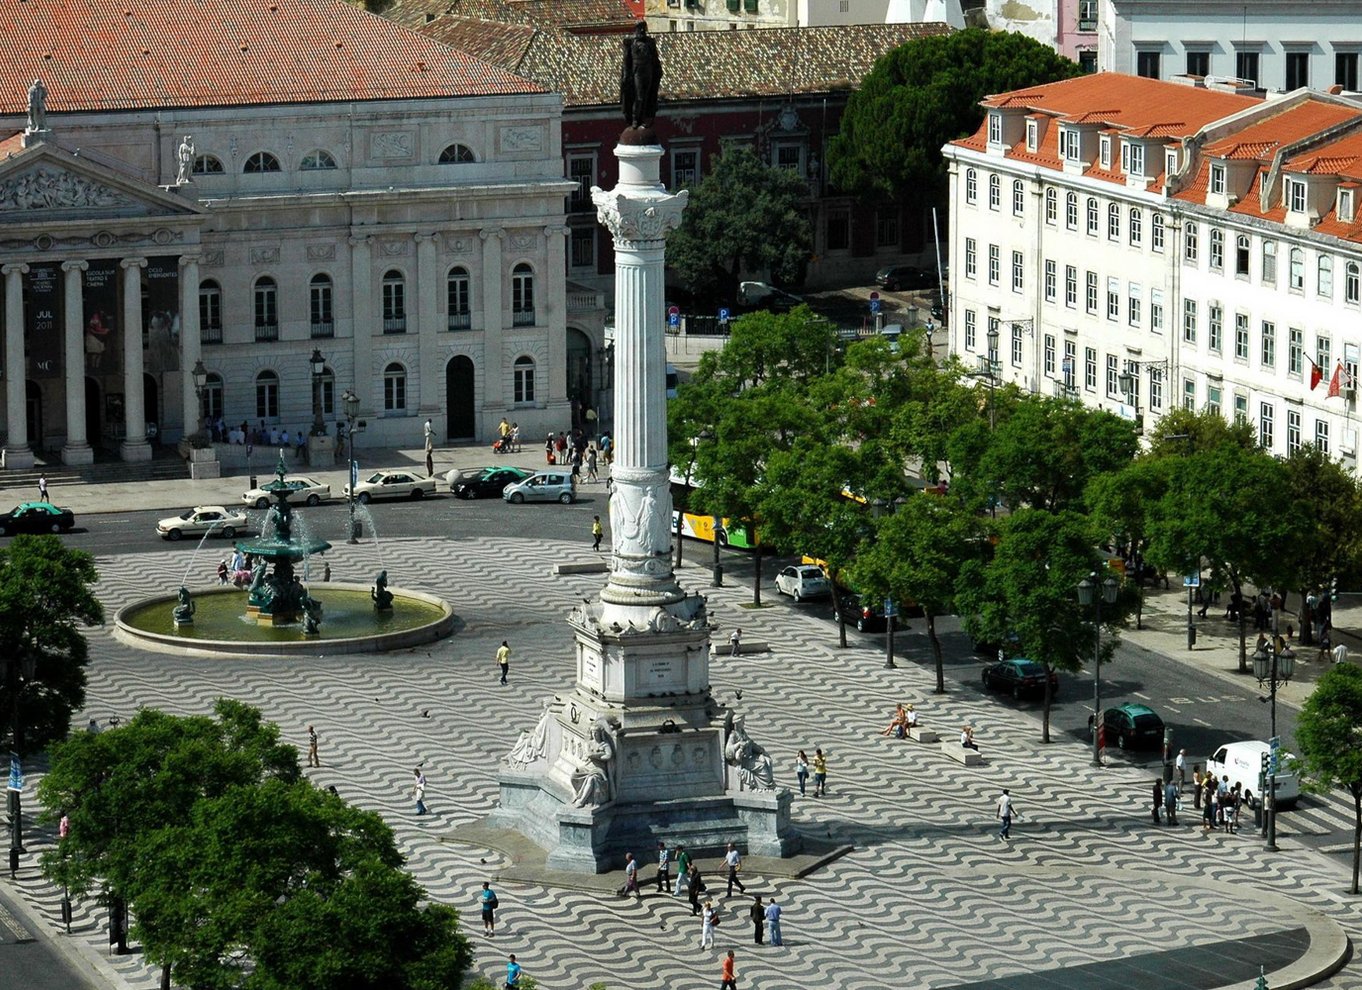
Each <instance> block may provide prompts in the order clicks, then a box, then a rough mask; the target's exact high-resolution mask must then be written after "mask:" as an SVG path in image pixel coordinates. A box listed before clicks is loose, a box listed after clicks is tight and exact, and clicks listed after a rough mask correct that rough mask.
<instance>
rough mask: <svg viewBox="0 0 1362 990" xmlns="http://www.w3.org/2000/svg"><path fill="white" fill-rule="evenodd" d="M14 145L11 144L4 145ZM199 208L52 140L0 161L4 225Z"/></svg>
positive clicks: (174, 213)
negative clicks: (68, 149)
mask: <svg viewBox="0 0 1362 990" xmlns="http://www.w3.org/2000/svg"><path fill="white" fill-rule="evenodd" d="M11 143H12V142H9V141H6V142H4V144H5V145H11ZM202 213H204V210H203V209H202V208H200V207H199V206H198V204H196V203H193V202H190V201H188V200H185V199H184V198H182V197H180V196H178V195H176V194H175V193H173V192H168V191H167V190H165V189H162V188H161V187H159V186H154V185H151V184H150V183H147V182H144V181H142V180H140V179H137V178H134V177H132V176H130V175H128V174H126V173H124V172H120V171H119V170H118V169H117V167H116V163H110V164H105V163H104V162H102V161H95V160H93V159H91V158H88V157H81V155H80V154H79V153H73V152H70V151H67V150H65V149H64V148H61V147H59V146H58V145H56V144H54V143H53V142H50V141H47V142H43V143H42V144H37V145H34V146H33V147H31V148H23V149H22V150H18V151H14V152H11V153H10V154H8V155H7V156H5V157H4V158H3V159H0V223H7V224H14V223H28V222H35V223H51V222H53V221H63V220H86V219H118V218H127V219H129V220H136V219H141V218H147V217H167V218H168V217H191V216H196V215H200V214H202Z"/></svg>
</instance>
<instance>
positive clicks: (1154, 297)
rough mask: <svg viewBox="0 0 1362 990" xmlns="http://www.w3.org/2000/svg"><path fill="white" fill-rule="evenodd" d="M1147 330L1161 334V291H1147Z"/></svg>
mask: <svg viewBox="0 0 1362 990" xmlns="http://www.w3.org/2000/svg"><path fill="white" fill-rule="evenodd" d="M1149 329H1150V330H1152V331H1153V332H1154V333H1163V290H1162V289H1150V290H1149Z"/></svg>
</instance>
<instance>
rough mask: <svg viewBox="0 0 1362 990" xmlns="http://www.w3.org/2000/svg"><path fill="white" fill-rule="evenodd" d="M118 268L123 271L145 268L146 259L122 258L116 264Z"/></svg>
mask: <svg viewBox="0 0 1362 990" xmlns="http://www.w3.org/2000/svg"><path fill="white" fill-rule="evenodd" d="M118 267H119V268H122V269H123V270H124V271H128V270H130V269H133V268H146V267H147V259H146V258H124V259H123V260H122V261H120V262H119V263H118Z"/></svg>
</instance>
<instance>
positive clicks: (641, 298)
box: [591, 145, 687, 622]
mask: <svg viewBox="0 0 1362 990" xmlns="http://www.w3.org/2000/svg"><path fill="white" fill-rule="evenodd" d="M615 155H616V157H617V158H618V159H619V167H620V177H619V184H618V185H616V186H615V188H614V189H612V190H610V191H609V192H606V191H605V190H602V189H599V188H593V189H592V192H591V198H592V202H594V203H595V204H596V215H597V217H598V218H599V219H600V221H601V223H603V224H604V225H605V226H606V227H607V228H608V229H609V230H610V233H611V235H612V236H613V238H614V242H615V382H616V389H615V433H614V437H613V438H612V439H613V442H614V451H615V454H614V457H615V459H614V465H613V467H612V470H611V475H612V477H613V478H614V494H613V495H612V496H611V499H610V525H611V536H612V539H613V541H614V545H613V556H612V558H611V569H610V579H609V581H608V582H607V584H606V586H605V588H604V590H603V591H602V592H601V601H602V603H603V605H604V609H603V613H602V619H603V621H605V622H609V621H612V620H617V619H618V620H621V621H629V620H630V619H635V618H638V617H639V616H640V615H646V614H648V613H651V612H652V611H653V610H654V609H655V608H657V607H658V606H666V605H672V604H675V603H677V602H679V601H681V600H682V599H683V598H684V597H685V596H684V593H683V592H682V591H681V589H680V587H679V586H678V585H677V583H676V579H675V577H674V576H673V574H672V565H671V540H672V536H671V518H672V513H671V490H670V487H669V484H668V477H667V407H666V374H665V371H666V344H665V341H664V338H663V327H662V310H663V306H664V299H665V295H664V285H663V257H664V253H665V248H666V236H667V234H668V233H669V232H670V231H672V230H675V229H676V227H677V226H678V225H679V224H680V223H681V213H682V211H683V210H684V209H685V207H686V199H687V193H686V192H685V190H682V191H681V192H679V193H675V194H673V193H669V192H667V190H666V187H664V186H663V185H662V183H661V182H660V181H659V180H658V175H659V168H658V163H659V160H660V159H661V157H662V148H661V146H659V145H619V146H617V147H616V148H615Z"/></svg>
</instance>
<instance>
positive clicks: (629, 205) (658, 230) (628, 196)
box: [591, 188, 690, 246]
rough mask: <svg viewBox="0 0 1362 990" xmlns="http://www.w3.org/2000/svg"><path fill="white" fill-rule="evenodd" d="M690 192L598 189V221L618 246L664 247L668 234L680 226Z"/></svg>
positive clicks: (593, 196)
mask: <svg viewBox="0 0 1362 990" xmlns="http://www.w3.org/2000/svg"><path fill="white" fill-rule="evenodd" d="M689 198H690V191H689V190H686V189H682V190H681V191H680V192H679V193H675V194H672V193H666V192H657V191H653V190H646V191H642V192H640V191H636V190H633V189H628V190H622V189H618V188H616V189H612V190H610V191H609V192H606V191H605V190H599V189H598V190H596V191H595V192H593V193H592V194H591V201H592V202H593V203H595V204H596V219H598V220H600V222H601V223H603V224H605V226H606V228H607V229H608V230H609V231H610V234H611V236H613V237H614V239H615V243H616V244H620V245H626V246H635V245H643V244H648V243H650V242H651V243H655V244H658V245H661V243H662V242H663V241H665V240H666V237H667V235H668V234H669V233H671V232H672V231H673V230H675V229H676V228H677V227H679V226H681V213H682V211H683V210H685V208H686V202H687V200H688V199H689Z"/></svg>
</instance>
